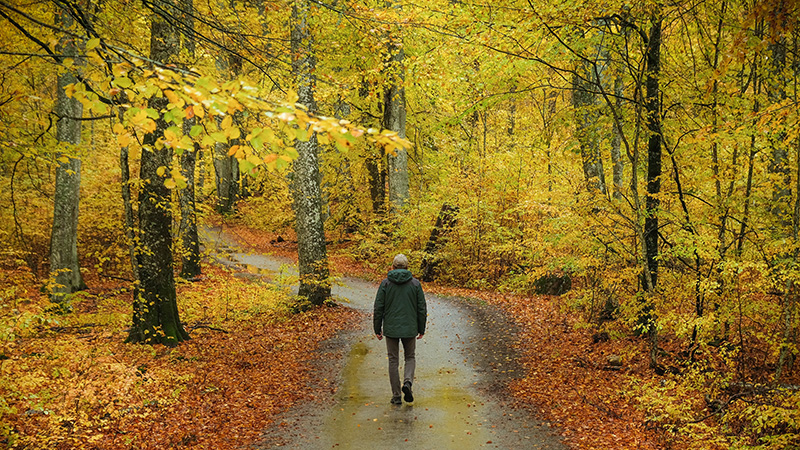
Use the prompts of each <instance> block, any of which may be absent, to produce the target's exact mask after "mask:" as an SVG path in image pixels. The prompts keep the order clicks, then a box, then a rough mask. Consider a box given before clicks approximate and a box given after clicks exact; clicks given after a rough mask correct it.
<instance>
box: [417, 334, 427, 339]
mask: <svg viewBox="0 0 800 450" xmlns="http://www.w3.org/2000/svg"><path fill="white" fill-rule="evenodd" d="M422 336H425V335H424V334H422V333H420V334H418V335H417V339H422Z"/></svg>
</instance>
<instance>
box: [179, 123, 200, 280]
mask: <svg viewBox="0 0 800 450" xmlns="http://www.w3.org/2000/svg"><path fill="white" fill-rule="evenodd" d="M186 127H188V128H191V121H188V120H187V121H186V122H184V128H186ZM197 153H198V150H197V145H195V147H194V148H192V149H187V150H184V151H183V154H182V155H181V173H182V174H183V176H184V177H186V187H185V188H183V189H181V190H180V203H181V225H180V230H181V245H182V247H183V248H182V251H181V278H184V279H187V280H193V279H195V278H197V277H198V276H199V275H200V274H201V273H202V268H201V267H200V240H199V238H198V235H197V208H196V205H195V195H194V194H195V190H194V185H195V181H194V169H195V165H196V160H197Z"/></svg>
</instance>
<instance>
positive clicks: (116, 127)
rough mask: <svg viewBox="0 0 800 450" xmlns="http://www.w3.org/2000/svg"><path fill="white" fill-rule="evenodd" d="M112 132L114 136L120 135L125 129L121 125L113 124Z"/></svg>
mask: <svg viewBox="0 0 800 450" xmlns="http://www.w3.org/2000/svg"><path fill="white" fill-rule="evenodd" d="M113 130H114V133H116V134H122V133H124V132H125V127H123V126H122V124H121V123H115V124H114V127H113Z"/></svg>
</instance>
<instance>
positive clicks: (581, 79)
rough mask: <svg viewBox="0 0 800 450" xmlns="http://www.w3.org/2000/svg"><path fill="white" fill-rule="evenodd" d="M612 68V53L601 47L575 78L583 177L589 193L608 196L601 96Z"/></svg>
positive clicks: (574, 104)
mask: <svg viewBox="0 0 800 450" xmlns="http://www.w3.org/2000/svg"><path fill="white" fill-rule="evenodd" d="M607 64H608V52H607V50H606V49H605V47H603V44H599V45H598V46H597V48H596V54H595V55H594V58H592V59H591V60H583V61H581V62H580V69H578V70H576V72H575V75H574V76H573V81H572V83H573V91H572V105H573V107H574V111H575V122H576V127H577V129H576V134H577V138H578V142H579V143H580V147H581V160H582V161H583V174H584V177H585V179H586V184H587V187H588V189H589V191H599V192H600V193H602V194H605V193H606V189H607V187H606V177H605V172H604V170H603V157H602V153H601V151H600V150H601V148H602V135H603V130H602V128H601V123H600V118H601V114H600V113H601V105H600V102H599V101H598V100H599V95H598V94H597V93H599V92H603V84H602V83H603V81H604V80H603V76H604V73H605V68H606V65H607Z"/></svg>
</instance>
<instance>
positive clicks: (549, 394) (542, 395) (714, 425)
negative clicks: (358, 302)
mask: <svg viewBox="0 0 800 450" xmlns="http://www.w3.org/2000/svg"><path fill="white" fill-rule="evenodd" d="M228 226H229V228H230V229H231V230H233V231H234V232H235V234H237V235H238V236H239V238H240V239H242V241H244V242H247V243H248V244H249V245H251V246H252V248H253V250H254V251H259V252H268V253H278V254H281V255H282V256H286V257H293V254H294V252H295V249H294V245H295V244H294V241H293V235H292V233H291V231H289V232H286V231H284V232H282V233H281V234H280V235H278V234H274V233H266V234H265V233H262V232H260V231H257V230H255V229H252V228H248V227H246V226H242V225H236V224H229V225H228ZM357 241H358V240H356V239H354V240H352V241H351V240H347V239H344V240H342V241H341V242H340V243H333V245H332V246H331V247H329V249H330V250H329V258H330V261H331V265H332V266H333V268H334V270H333V272H334V273H337V274H342V275H346V276H351V277H357V278H363V279H370V280H373V281H379V280H380V279H381V278H382V277H383V276H384V273H385V270H387V269H388V261H389V260H390V256H386V257H385V258H383V259H385V260H386V261H383V260H381V259H378V260H375V259H374V258H364V257H362V256H361V255H360V251H359V249H358V248H357V247H358V246H359V243H358V242H357ZM372 244H375V243H374V242H372V243H370V244H369V245H372ZM376 245H377V246H378V247H380V245H379V244H376ZM387 251H389V249H387ZM584 285H586V286H584ZM588 285H589V282H588V281H586V280H583V279H582V277H579V276H575V277H573V286H572V288H573V289H572V291H570V292H567V293H565V294H563V295H560V296H559V295H533V294H529V293H528V294H521V293H513V292H509V291H508V290H495V289H480V290H478V289H469V288H461V287H454V286H452V284H447V285H445V284H438V283H426V284H425V286H424V287H425V289H426V292H430V293H435V294H440V295H448V296H455V297H462V298H471V299H478V300H480V301H483V302H486V303H488V304H492V305H496V306H498V307H499V308H501V309H502V310H504V311H505V312H506V313H507V314H508V316H509V318H510V319H512V320H513V321H514V322H515V323H516V325H517V329H518V334H517V336H516V340H515V342H513V343H509V344H510V345H513V346H516V347H517V348H518V349H519V351H520V353H521V355H523V356H522V361H521V365H522V367H523V368H524V373H522V374H520V376H519V377H518V379H517V380H516V381H515V382H513V383H512V384H511V392H510V394H511V395H512V396H513V398H514V399H515V402H514V404H513V407H514V408H524V409H531V410H533V411H534V413H535V414H537V415H538V416H539V417H541V418H542V419H543V420H545V421H546V422H547V423H549V424H551V425H552V426H554V427H555V428H556V430H557V431H558V432H559V433H560V434H561V435H562V437H563V438H564V440H565V442H566V443H567V444H568V445H569V446H570V447H571V448H574V449H581V450H583V449H586V450H588V449H629V448H630V449H648V448H651V449H733V448H736V449H756V448H760V449H767V448H776V449H777V448H781V449H784V448H785V449H792V448H800V441H798V439H797V435H796V434H795V432H794V430H795V429H796V428H797V427H796V425H793V424H796V423H800V422H798V421H796V420H795V415H796V410H797V408H796V404H795V403H794V401H795V400H794V399H795V398H796V395H797V394H796V392H795V391H793V390H792V389H791V387H792V386H793V385H796V384H800V381H798V378H799V375H798V373H797V372H798V371H796V370H792V371H790V372H789V373H788V375H787V378H786V383H788V384H786V386H788V389H787V388H782V387H774V386H773V387H770V385H769V383H768V382H767V381H764V382H763V383H741V382H737V379H738V377H741V376H743V374H742V372H743V371H745V372H746V374H747V377H748V378H749V379H751V380H769V379H770V377H771V376H772V371H773V370H774V367H773V366H771V365H770V364H769V363H766V362H765V359H767V353H765V349H766V348H768V346H767V345H766V344H765V343H764V342H761V344H759V343H758V342H756V341H752V342H748V345H747V346H744V347H743V348H745V349H744V350H742V349H741V348H734V347H735V342H733V341H729V342H728V343H726V342H722V344H714V343H711V344H708V345H703V346H702V348H696V349H695V351H693V352H688V351H687V349H686V348H685V346H684V344H685V340H684V339H681V338H680V337H677V336H673V335H671V334H670V333H667V332H666V331H665V332H663V333H662V335H661V336H660V338H659V347H658V351H659V361H660V362H661V366H660V367H658V368H653V367H651V366H650V359H649V357H648V352H649V346H650V343H649V342H648V340H647V338H646V337H644V336H638V335H637V334H636V332H635V330H632V329H631V326H630V324H629V323H628V322H626V321H624V320H620V319H612V320H598V319H597V317H598V314H597V313H596V312H592V311H588V310H587V309H586V307H585V305H583V303H582V302H581V301H579V300H578V299H579V298H580V296H581V295H584V294H585V291H586V290H587V288H588ZM584 303H585V302H584ZM748 320H751V321H752V323H745V324H739V327H743V328H746V327H757V326H758V323H757V319H755V318H751V319H748ZM730 333H731V334H732V333H733V332H732V331H731V332H730ZM742 364H745V365H746V368H742V367H740V366H741V365H742Z"/></svg>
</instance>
